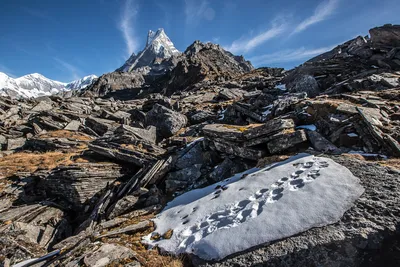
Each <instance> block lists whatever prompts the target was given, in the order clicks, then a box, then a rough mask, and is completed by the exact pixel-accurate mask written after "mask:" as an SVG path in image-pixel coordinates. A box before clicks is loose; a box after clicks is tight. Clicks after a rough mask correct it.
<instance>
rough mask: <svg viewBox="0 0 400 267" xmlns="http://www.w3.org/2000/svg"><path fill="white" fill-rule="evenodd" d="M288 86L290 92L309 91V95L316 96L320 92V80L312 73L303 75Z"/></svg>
mask: <svg viewBox="0 0 400 267" xmlns="http://www.w3.org/2000/svg"><path fill="white" fill-rule="evenodd" d="M286 86H287V88H288V90H289V91H290V92H295V93H307V96H308V97H315V96H317V95H318V94H319V86H318V82H317V80H315V78H314V77H313V76H311V75H301V76H299V77H297V78H296V79H295V80H294V81H293V82H291V83H289V84H287V85H286Z"/></svg>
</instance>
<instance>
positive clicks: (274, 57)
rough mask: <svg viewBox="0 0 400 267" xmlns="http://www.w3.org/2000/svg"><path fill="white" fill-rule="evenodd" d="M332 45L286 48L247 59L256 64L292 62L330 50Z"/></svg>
mask: <svg viewBox="0 0 400 267" xmlns="http://www.w3.org/2000/svg"><path fill="white" fill-rule="evenodd" d="M335 46H336V45H334V46H327V47H321V48H316V49H306V48H304V47H301V48H298V49H286V50H282V51H278V52H275V53H271V54H265V55H260V56H256V57H253V58H250V59H249V60H250V61H251V62H252V63H253V64H254V65H256V66H260V65H264V64H271V63H285V62H294V61H298V60H308V59H310V58H312V57H315V56H317V55H320V54H322V53H325V52H327V51H330V50H332V49H333V48H334V47H335Z"/></svg>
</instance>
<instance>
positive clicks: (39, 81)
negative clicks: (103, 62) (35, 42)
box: [0, 72, 97, 98]
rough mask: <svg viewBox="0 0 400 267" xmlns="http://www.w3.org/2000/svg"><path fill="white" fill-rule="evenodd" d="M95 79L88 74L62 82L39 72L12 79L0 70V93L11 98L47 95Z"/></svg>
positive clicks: (78, 86)
mask: <svg viewBox="0 0 400 267" xmlns="http://www.w3.org/2000/svg"><path fill="white" fill-rule="evenodd" d="M96 79H97V76H95V75H89V76H86V77H84V78H82V79H79V80H76V81H73V82H70V83H62V82H58V81H54V80H51V79H48V78H46V77H44V76H43V75H41V74H39V73H33V74H28V75H24V76H22V77H19V78H15V79H14V78H12V77H9V76H8V75H7V74H5V73H2V72H0V95H2V96H9V97H11V98H32V97H39V96H48V95H53V94H58V93H62V92H65V91H69V90H80V89H83V88H85V87H86V86H88V85H90V84H91V83H92V82H93V81H94V80H96Z"/></svg>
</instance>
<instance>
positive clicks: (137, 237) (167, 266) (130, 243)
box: [101, 214, 184, 267]
mask: <svg viewBox="0 0 400 267" xmlns="http://www.w3.org/2000/svg"><path fill="white" fill-rule="evenodd" d="M152 217H154V214H150V215H146V216H141V217H139V218H136V219H133V220H130V221H128V222H126V223H124V224H123V225H121V226H119V227H118V228H120V227H123V226H125V225H129V224H134V223H138V222H139V221H143V220H149V219H150V218H152ZM154 229H155V228H154V223H153V222H151V227H149V229H147V230H146V231H144V232H139V233H135V234H122V235H119V236H117V237H108V238H107V237H106V238H102V239H101V240H102V241H103V242H107V243H116V244H120V245H123V246H125V247H129V248H130V249H132V250H133V251H134V252H135V253H136V258H137V260H138V261H139V262H140V263H141V264H142V265H143V266H145V267H183V266H184V263H183V262H184V258H183V257H182V256H174V255H161V254H160V252H159V251H158V249H157V248H154V249H147V247H146V246H145V245H143V244H142V242H141V240H142V238H143V237H144V236H146V235H148V234H150V233H152V232H153V231H154ZM171 234H172V233H171Z"/></svg>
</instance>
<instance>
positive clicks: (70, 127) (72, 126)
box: [64, 120, 81, 131]
mask: <svg viewBox="0 0 400 267" xmlns="http://www.w3.org/2000/svg"><path fill="white" fill-rule="evenodd" d="M80 126H81V122H80V121H76V120H72V121H70V122H69V123H68V124H67V126H65V127H64V130H69V131H78V129H79V127H80Z"/></svg>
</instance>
